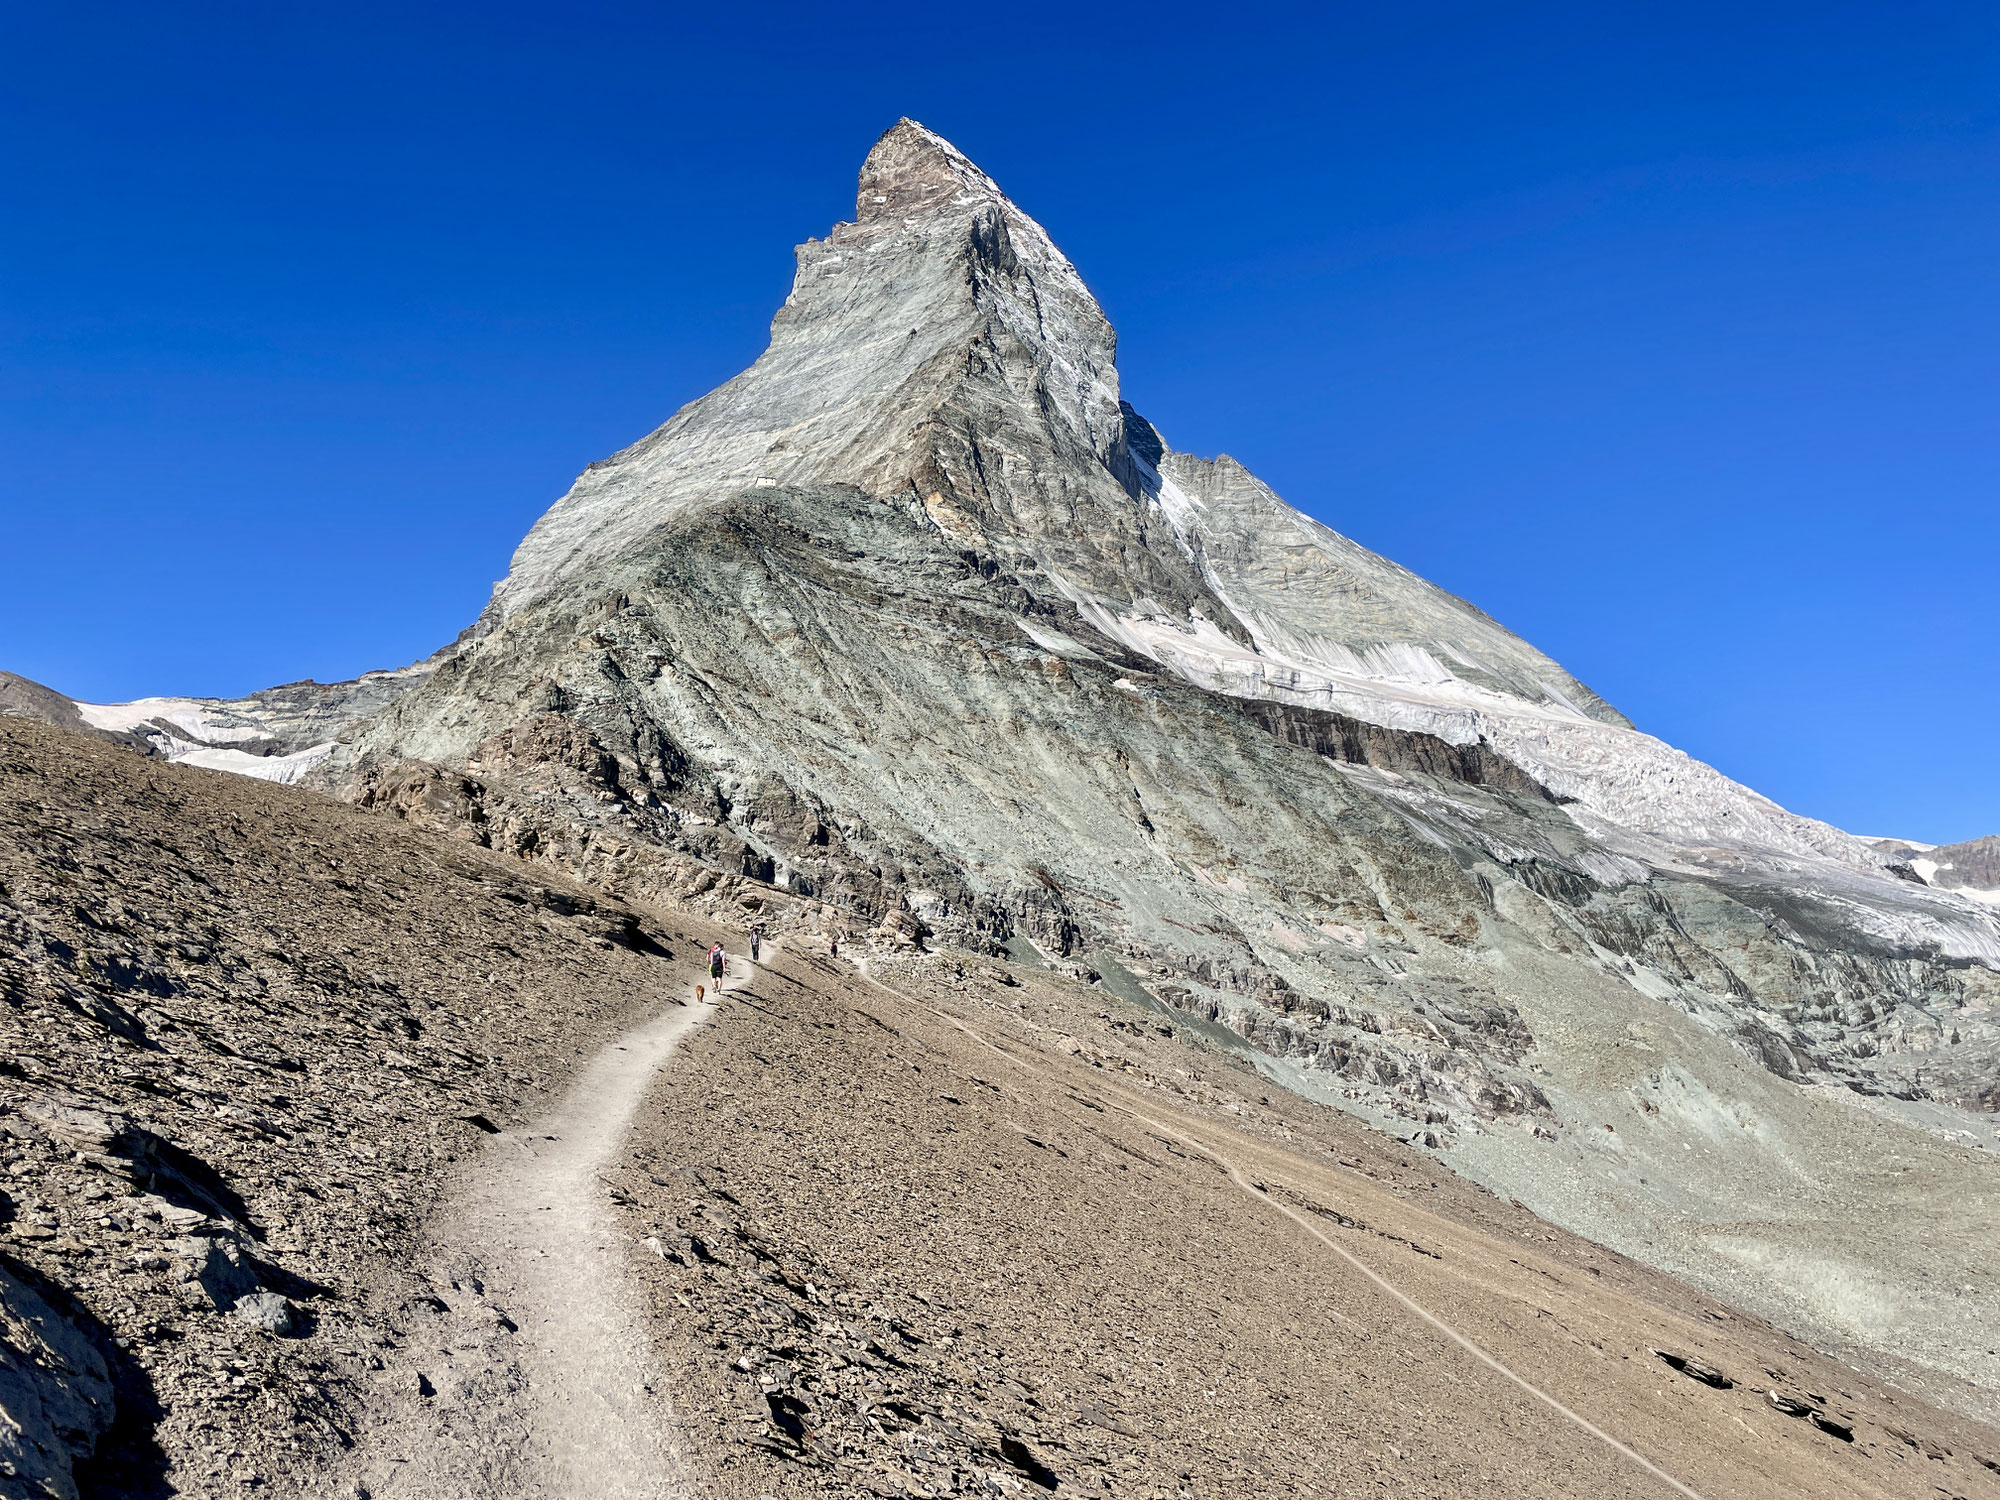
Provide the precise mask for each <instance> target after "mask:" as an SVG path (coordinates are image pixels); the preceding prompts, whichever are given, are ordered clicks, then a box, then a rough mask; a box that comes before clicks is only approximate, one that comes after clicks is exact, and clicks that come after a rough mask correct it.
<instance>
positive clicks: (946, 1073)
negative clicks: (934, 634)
mask: <svg viewBox="0 0 2000 1500" xmlns="http://www.w3.org/2000/svg"><path fill="white" fill-rule="evenodd" d="M871 967H872V968H873V969H874V971H875V972H876V974H877V975H878V976H879V977H880V978H881V979H882V980H883V981H884V984H883V985H877V984H875V983H872V982H870V980H868V979H867V978H865V977H863V976H862V975H860V974H857V973H855V972H854V971H853V970H851V969H850V968H848V967H847V966H845V965H832V964H829V963H828V962H827V961H826V960H825V959H824V958H823V957H820V956H814V955H805V954H800V953H797V952H789V953H784V954H781V955H775V956H773V957H772V958H771V961H770V964H769V967H768V972H766V973H765V974H764V975H763V976H761V977H760V979H759V980H758V981H757V983H755V984H754V985H753V986H752V987H751V988H750V990H748V991H747V992H744V993H741V994H739V995H736V996H734V997H732V998H731V999H730V1000H729V1001H728V1002H727V1003H726V1004H725V1006H724V1007H723V1012H722V1014H721V1015H720V1016H719V1017H717V1018H716V1019H715V1020H713V1021H711V1023H710V1024H709V1025H708V1026H707V1027H706V1028H704V1030H703V1031H702V1032H701V1033H700V1034H699V1035H698V1036H697V1037H695V1038H694V1039H693V1040H692V1041H691V1042H690V1043H689V1045H688V1047H687V1048H686V1049H685V1052H684V1054H683V1056H682V1058H681V1059H680V1060H679V1063H678V1064H677V1066H676V1068H675V1069H674V1071H673V1072H672V1073H670V1074H669V1075H668V1076H667V1077H665V1078H663V1079H662V1081H661V1083H660V1085H659V1087H658V1088H657V1089H656V1091H655V1094H654V1096H653V1098H652V1100H651V1101H650V1102H649V1105H648V1107H647V1109H646V1110H645V1111H644V1113H643V1114H642V1117H641V1125H640V1131H639V1134H638V1135H637V1137H635V1139H634V1142H633V1146H634V1150H633V1154H632V1156H631V1158H630V1160H629V1164H628V1165H627V1167H626V1169H625V1171H624V1172H623V1173H622V1175H620V1176H619V1178H618V1179H617V1185H618V1187H619V1189H620V1190H621V1192H622V1194H623V1195H624V1196H625V1197H626V1198H628V1199H629V1200H630V1204H629V1208H628V1214H629V1216H630V1220H631V1223H632V1226H633V1233H634V1235H635V1236H651V1237H654V1238H656V1239H657V1240H658V1241H659V1243H660V1245H661V1248H662V1250H663V1251H664V1252H665V1254H664V1258H661V1259H658V1260H656V1261H655V1262H654V1263H653V1264H652V1266H651V1267H650V1272H651V1276H650V1279H651V1282H652V1284H653V1287H654V1293H653V1295H654V1303H655V1306H656V1308H657V1309H658V1313H659V1318H658V1323H657V1327H658V1328H659V1330H660V1333H661V1337H662V1339H663V1341H664V1352H663V1357H664V1358H665V1360H666V1361H667V1362H668V1364H669V1366H670V1368H672V1369H673V1371H674V1372H675V1384H676V1389H677V1392H678V1396H677V1400H678V1403H679V1405H680V1408H681V1410H682V1412H683V1413H684V1421H685V1423H686V1425H687V1431H688V1436H689V1440H690V1442H691V1443H692V1445H693V1447H694V1451H695V1454H696V1457H697V1460H698V1462H699V1464H700V1466H701V1467H702V1468H704V1469H706V1470H707V1471H709V1472H710V1473H712V1474H713V1475H714V1476H716V1477H715V1488H716V1492H717V1493H718V1494H720V1495H725V1496H737V1495H741V1496H758V1495H766V1494H770V1495H785V1494H801V1493H835V1494H846V1493H875V1494H884V1495H901V1494H949V1493H967V1492H992V1491H994V1490H995V1489H999V1490H1001V1491H1005V1492H1009V1493H1019V1492H1023V1490H1024V1489H1025V1491H1026V1492H1028V1493H1033V1492H1035V1491H1036V1490H1037V1489H1038V1488H1049V1487H1053V1488H1055V1489H1056V1490H1057V1491H1058V1492H1059V1493H1082V1494H1104V1495H1124V1496H1178V1495H1197V1496H1238V1495H1292V1494H1300V1495H1306V1494H1319V1495H1359V1494H1372V1493H1376V1492H1377V1491H1378V1490H1384V1491H1393V1492H1399V1493H1405V1494H1412V1495H1425V1496H1431V1495H1437V1496H1457V1495H1475V1494H1476V1495H1480V1496H1501V1495H1520V1496H1545V1495H1556V1494H1561V1495H1579V1496H1584V1495H1588V1496H1607V1495H1627V1494H1630V1495H1649V1496H1650V1495H1670V1494H1673V1493H1676V1492H1677V1490H1676V1488H1675V1485H1676V1484H1678V1485H1683V1486H1686V1487H1687V1489H1688V1490H1692V1491H1693V1492H1694V1493H1698V1494H1701V1495H1704V1496H1709V1497H1718V1496H1741V1497H1746V1500H1747V1497H1762V1496H1777V1495H1797V1496H1826V1495H1836V1494H1840V1495H1911V1496H1919V1495H1921V1496H1936V1495H1939V1494H1949V1495H1966V1496H1973V1495H2000V1474H1996V1473H1995V1472H1994V1470H1993V1469H1992V1467H1991V1466H1990V1465H1989V1464H1988V1463H1987V1462H1986V1460H1987V1459H1988V1458H1995V1459H2000V1441H1996V1438H1995V1435H1994V1434H1993V1433H1992V1432H1991V1431H1990V1430H1988V1429H1984V1428H1981V1427H1978V1426H1976V1425H1974V1424H1971V1423H1968V1422H1966V1421H1964V1420H1962V1419H1958V1418H1955V1417H1951V1416H1947V1415H1945V1414H1943V1413H1941V1412H1939V1411H1937V1410H1936V1409H1934V1408H1931V1407H1928V1406H1926V1405H1925V1404H1923V1403H1922V1402H1919V1401H1916V1400H1914V1399H1911V1398H1907V1397H1903V1396H1901V1395H1899V1394H1897V1393H1895V1392H1893V1391H1891V1390H1889V1389H1887V1388H1885V1387H1882V1386H1880V1385H1878V1384H1874V1383H1871V1382H1869V1381H1866V1380H1864V1379H1861V1378H1860V1377H1857V1376H1856V1375H1854V1374H1853V1373H1851V1372H1850V1371H1847V1370H1844V1369H1843V1368H1841V1367H1840V1366H1838V1365H1836V1364H1834V1363H1833V1362H1832V1361H1830V1360H1828V1359H1826V1358H1824V1357H1822V1356H1820V1355H1818V1354H1816V1353H1815V1352H1814V1351H1813V1350H1811V1349H1809V1348H1807V1347H1805V1346H1804V1345H1802V1344H1799V1343H1798V1342H1796V1341H1794V1340H1792V1339H1790V1338H1788V1337H1786V1336H1785V1335H1783V1334H1781V1333H1779V1332H1777V1331H1776V1330H1774V1329H1772V1328H1770V1327H1768V1326H1767V1325H1764V1324H1762V1323H1760V1322H1757V1321H1756V1320H1754V1319H1750V1318H1746V1317H1743V1316H1740V1315H1736V1314H1733V1313H1731V1312H1730V1311H1729V1310H1728V1309H1725V1308H1723V1307H1721V1306H1719V1305H1717V1304H1715V1303H1713V1302H1710V1301H1708V1300H1707V1299H1705V1298H1703V1297H1701V1296H1700V1295H1698V1294H1696V1293H1694V1292H1691V1291H1689V1290H1688V1289H1686V1288H1685V1287H1682V1286H1680V1285H1679V1284H1677V1283H1674V1282H1672V1281H1669V1280H1668V1279H1666V1278H1665V1277H1662V1276H1660V1275H1658V1274H1657V1273H1654V1272H1651V1271H1648V1270H1646V1269H1644V1268H1642V1267H1639V1266H1638V1265H1636V1264H1635V1263H1632V1262H1630V1261H1627V1260H1624V1259H1623V1258H1621V1257H1618V1256H1615V1255H1612V1254H1609V1253H1607V1252H1605V1251H1603V1250H1601V1249H1599V1248H1598V1247H1596V1246H1593V1245H1591V1244H1589V1243H1587V1242H1585V1241H1582V1240H1579V1239H1577V1238H1575V1237H1573V1236H1570V1235H1567V1234H1565V1233H1563V1232H1561V1231H1558V1230H1553V1229H1551V1228H1550V1227H1549V1226H1547V1225H1545V1224H1543V1223H1542V1222H1540V1221H1538V1220H1536V1219H1534V1218H1533V1217H1532V1216H1531V1215H1529V1214H1527V1213H1525V1212H1524V1211H1522V1210H1520V1209H1518V1208H1516V1207H1513V1206H1512V1205H1509V1204H1506V1203H1504V1202H1502V1201H1500V1200H1498V1199H1495V1198H1492V1197H1490V1196H1488V1195H1486V1194H1485V1193H1483V1192H1482V1191H1480V1190H1479V1189H1476V1188H1473V1187H1471V1186H1469V1185H1467V1184H1465V1183H1462V1182H1460V1181H1458V1180H1456V1179H1453V1178H1451V1177H1449V1176H1448V1175H1445V1174H1441V1173H1440V1171H1439V1169H1438V1167H1437V1166H1436V1165H1435V1163H1432V1162H1428V1161H1426V1160H1424V1159H1422V1158H1420V1157H1418V1156H1417V1155H1415V1154H1413V1153H1411V1152H1408V1151H1406V1150H1404V1149H1403V1148H1401V1147H1400V1146H1398V1145H1397V1144H1396V1143H1394V1142H1392V1141H1389V1140H1388V1139H1386V1138H1385V1137H1382V1136H1380V1135H1377V1134H1374V1133H1373V1132H1370V1131H1368V1130H1366V1129H1365V1128H1363V1127H1361V1126H1358V1125H1356V1124H1354V1123H1353V1122H1351V1121H1350V1120H1347V1119H1346V1118H1344V1117H1341V1116H1338V1115H1335V1114H1333V1113H1332V1112H1330V1111H1325V1110H1321V1109H1317V1108H1315V1107H1314V1106H1312V1105H1310V1104H1307V1103H1304V1102H1303V1101H1300V1100H1297V1099H1295V1098H1291V1097H1288V1096H1285V1095H1282V1094H1280V1093H1278V1092H1276V1091H1273V1090H1271V1089H1270V1088H1269V1087H1268V1086H1267V1085H1264V1084H1262V1083H1261V1081H1260V1080H1259V1079H1258V1078H1257V1077H1256V1075H1255V1074H1254V1073H1252V1072H1250V1071H1249V1070H1248V1069H1246V1068H1244V1067H1243V1066H1241V1065H1240V1064H1238V1063H1236V1062H1235V1061H1234V1059H1233V1058H1232V1057H1231V1056H1230V1055H1229V1054H1228V1053H1227V1052H1225V1051H1222V1050H1218V1049H1213V1048H1210V1049H1208V1050H1202V1051H1197V1050H1194V1048H1192V1047H1190V1045H1189V1042H1190V1040H1194V1039H1190V1038H1189V1037H1187V1036H1186V1035H1185V1034H1184V1033H1183V1034H1182V1035H1180V1036H1178V1037H1176V1036H1172V1035H1169V1034H1163V1028H1164V1030H1165V1031H1166V1032H1171V1029H1172V1028H1171V1027H1167V1026H1166V1024H1165V1023H1164V1022H1162V1021H1161V1020H1160V1019H1159V1018H1158V1017H1157V1016H1155V1015H1153V1014H1151V1013H1149V1012H1145V1011H1141V1010H1139V1009H1138V1008H1136V1007H1128V1006H1125V1005H1123V1004H1121V1003H1120V1002H1118V1001H1116V1000H1113V999H1111V998H1110V997H1108V996H1106V995H1105V994H1103V992H1101V991H1099V990H1095V989H1090V988H1086V987H1084V986H1082V985H1079V984H1076V983H1075V982H1073V981H1068V980H1064V979H1061V978H1058V977H1055V976H1051V975H1047V974H1043V973H1036V972H1034V971H1022V970H1015V971H1013V973H1012V974H1011V975H1009V976H1005V977H1012V978H1013V979H1015V981H1016V982H1015V983H1014V984H1011V985H1010V984H1007V983H1005V982H1004V979H1003V978H996V977H989V976H997V975H998V974H999V970H998V969H997V968H996V967H994V966H992V965H983V964H978V963H968V964H961V963H959V962H956V961H954V960H952V959H949V958H944V957H934V958H907V959H901V960H895V961H883V960H877V961H875V962H874V963H873V964H872V965H871ZM885 986H886V987H885ZM1309 1227H1310V1228H1311V1229H1312V1230H1317V1231H1318V1232H1319V1233H1320V1234H1322V1235H1324V1237H1325V1240H1324V1241H1322V1239H1320V1238H1317V1237H1315V1235H1314V1234H1313V1233H1310V1232H1308V1228H1309ZM1363 1268H1366V1271H1372V1272H1374V1273H1375V1274H1376V1275H1378V1276H1379V1277H1381V1278H1382V1280H1383V1282H1385V1283H1387V1287H1385V1286H1384V1285H1383V1284H1379V1283H1377V1282H1376V1281H1373V1280H1371V1279H1370V1278H1369V1276H1368V1275H1367V1274H1366V1273H1365V1271H1364V1270H1363ZM1389 1288H1393V1289H1394V1290H1393V1291H1391V1290H1389ZM1395 1292H1400V1293H1402V1294H1403V1295H1404V1296H1406V1297H1407V1298H1409V1299H1411V1301H1412V1302H1414V1303H1415V1304H1416V1305H1417V1307H1420V1308H1421V1309H1423V1310H1424V1311H1425V1312H1428V1313H1429V1314H1431V1315H1433V1316H1434V1317H1435V1318H1436V1319H1437V1320H1438V1322H1437V1323H1432V1322H1427V1321H1425V1319H1424V1318H1423V1316H1421V1314H1420V1313H1419V1312H1418V1311H1416V1310H1414V1309H1413V1307H1412V1306H1411V1305H1409V1304H1408V1303H1406V1302H1404V1301H1402V1300H1400V1299H1399V1298H1398V1297H1397V1296H1396V1295H1395V1294H1394V1293H1395ZM1440 1325H1442V1326H1440ZM1447 1330H1449V1331H1447ZM1452 1333H1456V1334H1458V1335H1460V1336H1462V1337H1463V1338H1464V1339H1465V1340H1467V1341H1469V1342H1470V1344H1472V1345H1474V1346H1476V1348H1477V1349H1478V1350H1481V1351H1485V1352H1486V1353H1487V1354H1489V1355H1490V1356H1491V1357H1492V1358H1493V1359H1494V1360H1495V1361H1498V1362H1499V1363H1500V1364H1502V1365H1504V1366H1505V1367H1506V1369H1507V1370H1509V1371H1512V1372H1513V1373H1514V1374H1515V1375H1517V1376H1518V1378H1519V1383H1517V1381H1516V1380H1514V1379H1510V1378H1509V1377H1508V1375H1507V1374H1506V1373H1504V1372H1503V1371H1502V1370H1500V1369H1496V1368H1494V1367H1493V1366H1490V1365H1488V1364H1485V1363H1482V1362H1481V1360H1480V1358H1479V1357H1478V1355H1477V1354H1476V1353H1474V1352H1472V1350H1470V1349H1468V1348H1467V1347H1466V1346H1465V1345H1464V1344H1461V1343H1459V1342H1456V1341H1454V1339H1453V1337H1452V1336H1451V1335H1452ZM1654 1348H1663V1349H1666V1350H1668V1351H1669V1352H1671V1353H1674V1354H1677V1355H1682V1356H1693V1357H1695V1358H1696V1359H1697V1360H1699V1361H1701V1362H1704V1363H1706V1364H1708V1365H1711V1366H1714V1367H1717V1368H1719V1370H1720V1371H1721V1373H1722V1375H1723V1376H1724V1377H1725V1378H1727V1379H1729V1380H1730V1381H1731V1382H1733V1383H1732V1385H1731V1386H1730V1387H1729V1388H1727V1389H1717V1388H1713V1387H1711V1386H1710V1385H1708V1384H1704V1383H1702V1382H1700V1381H1698V1380H1696V1379H1693V1378H1690V1377H1689V1376H1687V1375H1685V1374H1680V1373H1676V1371H1675V1370H1674V1369H1672V1368H1670V1367H1669V1365H1668V1364H1667V1363H1665V1362H1664V1361H1662V1360H1661V1359H1660V1358H1659V1357H1657V1356H1656V1355H1655V1354H1654V1353H1652V1352H1651V1351H1652V1350H1653V1349H1654ZM1769 1391H1775V1392H1777V1393H1778V1396H1779V1399H1780V1400H1783V1401H1786V1402H1787V1403H1789V1404H1791V1405H1792V1406H1794V1407H1795V1408H1797V1409H1798V1410H1799V1411H1801V1412H1811V1411H1817V1412H1819V1413H1820V1414H1821V1419H1822V1421H1823V1423H1824V1424H1825V1425H1824V1426H1821V1425H1814V1421H1813V1418H1812V1417H1811V1416H1808V1415H1798V1416H1793V1415H1786V1414H1785V1413H1784V1412H1782V1411H1780V1410H1778V1409H1775V1408H1774V1406H1773V1405H1772V1401H1771V1397H1770V1396H1769V1395H1767V1394H1766V1393H1767V1392H1769ZM1538 1393H1539V1394H1538ZM1545 1398H1546V1399H1545ZM1552 1403H1560V1405H1561V1406H1562V1407H1566V1408H1568V1411H1569V1412H1570V1413H1572V1414H1573V1415H1565V1414H1564V1412H1563V1411H1560V1410H1558V1409H1557V1408H1556V1406H1555V1405H1553V1404H1552ZM1584 1424H1589V1425H1590V1426H1591V1427H1594V1428H1595V1429H1597V1432H1596V1433H1593V1432H1592V1431H1590V1430H1587V1429H1586V1426H1585V1425H1584ZM1840 1428H1845V1429H1849V1430H1851V1432H1852V1437H1853V1441H1852V1442H1849V1441H1844V1440H1843V1439H1842V1438H1841V1437H1840V1436H1838V1435H1836V1432H1835V1431H1834V1430H1832V1429H1840ZM1614 1444H1622V1445H1624V1446H1625V1448H1627V1449H1629V1450H1630V1451H1629V1452H1627V1451H1621V1449H1620V1447H1618V1446H1615V1445H1614ZM1640 1459H1643V1460H1644V1461H1645V1462H1644V1463H1642V1462H1640V1461H1638V1460H1640ZM1646 1463H1650V1464H1651V1465H1654V1466H1657V1470H1658V1471H1660V1472H1654V1471H1653V1470H1649V1469H1648V1468H1647V1467H1646V1466H1645V1465H1646ZM1663 1474H1664V1475H1665V1476H1669V1477H1662V1475H1663ZM1678 1492H1685V1491H1678Z"/></svg>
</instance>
